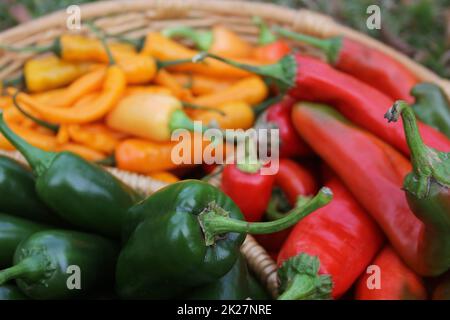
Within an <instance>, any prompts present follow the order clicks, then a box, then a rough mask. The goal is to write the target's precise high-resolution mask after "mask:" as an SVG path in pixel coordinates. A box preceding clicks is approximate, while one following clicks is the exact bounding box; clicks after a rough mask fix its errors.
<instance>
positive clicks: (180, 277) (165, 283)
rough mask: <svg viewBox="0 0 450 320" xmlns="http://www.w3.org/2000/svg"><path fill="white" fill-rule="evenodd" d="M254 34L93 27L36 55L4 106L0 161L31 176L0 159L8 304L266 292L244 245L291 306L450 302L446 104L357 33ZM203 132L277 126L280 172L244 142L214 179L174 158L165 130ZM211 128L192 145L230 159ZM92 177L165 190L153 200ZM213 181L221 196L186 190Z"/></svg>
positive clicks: (0, 237)
mask: <svg viewBox="0 0 450 320" xmlns="http://www.w3.org/2000/svg"><path fill="white" fill-rule="evenodd" d="M254 23H255V25H256V26H258V28H259V30H260V36H259V39H258V42H259V43H258V44H257V45H254V44H251V43H250V42H248V41H246V40H244V39H243V38H241V37H240V36H239V35H238V34H236V33H235V32H233V31H232V30H231V29H229V28H227V27H224V26H220V25H217V26H214V27H213V28H211V30H202V31H198V30H195V29H192V28H188V27H184V26H176V27H172V28H168V29H164V30H161V32H150V33H149V34H147V35H146V37H144V38H142V39H137V40H136V39H125V38H123V37H113V36H110V35H105V34H103V33H101V32H99V31H98V30H97V29H96V28H95V27H94V26H91V28H92V30H93V31H94V33H95V34H96V37H93V38H90V37H84V36H78V35H76V36H75V35H62V36H61V37H60V38H58V39H57V40H56V41H55V42H54V43H53V44H51V45H49V46H45V47H33V48H26V50H27V51H30V50H31V51H33V50H34V51H36V52H40V53H42V52H45V53H46V55H45V56H44V57H38V58H33V59H31V60H29V61H27V62H26V64H25V66H24V70H23V76H22V77H21V78H20V79H8V80H7V81H4V83H3V87H4V95H3V96H1V97H0V112H1V113H0V133H1V135H0V148H2V149H6V150H13V149H16V150H18V151H19V152H20V153H21V154H22V155H23V156H24V157H25V159H26V160H27V162H28V164H29V167H30V168H31V171H29V170H28V169H26V168H25V167H23V166H21V165H20V164H18V163H17V162H15V161H13V160H11V159H8V158H5V157H0V192H1V195H2V197H1V198H0V212H2V213H0V247H1V248H2V250H0V251H1V252H0V267H1V268H2V269H3V270H1V271H0V299H24V298H32V299H66V298H80V297H87V298H95V297H99V296H100V295H101V294H104V293H105V292H106V293H107V295H111V297H118V298H122V299H246V298H252V299H263V298H269V297H268V296H267V293H266V292H265V291H264V289H261V288H260V287H259V286H258V283H257V281H255V279H254V277H253V275H252V274H251V272H250V271H249V270H248V268H247V264H246V261H245V259H244V258H243V257H242V256H241V254H240V252H239V249H240V246H241V244H242V243H243V241H244V238H245V235H246V234H253V235H254V236H255V238H256V239H257V241H258V242H259V243H260V244H261V245H262V246H263V247H264V248H265V249H266V250H267V251H268V252H269V253H270V255H271V256H272V257H273V258H274V260H276V262H277V265H278V267H279V269H278V277H279V283H280V287H279V297H278V299H280V300H306V299H339V298H345V299H349V298H350V299H352V298H353V299H389V300H402V299H428V298H433V299H450V296H449V289H448V288H449V275H450V271H449V270H450V155H449V151H450V106H449V104H448V101H447V98H446V97H445V94H444V93H443V91H442V90H441V89H440V88H439V87H438V86H436V85H434V84H431V83H419V80H418V79H417V78H416V77H415V76H414V74H412V73H411V72H410V71H409V70H408V69H407V68H406V67H404V66H403V65H401V64H400V63H398V62H397V61H395V60H393V59H392V58H390V57H389V56H387V55H385V54H384V53H382V52H379V51H377V50H375V49H373V48H369V47H365V46H364V45H362V44H360V43H358V42H354V41H353V40H351V39H347V38H344V37H337V38H332V39H316V38H313V37H310V36H307V35H302V34H298V33H294V32H291V31H289V30H286V29H283V28H280V27H276V26H274V27H273V28H270V27H269V26H267V25H266V24H265V23H264V22H263V21H262V20H261V19H259V18H254ZM284 38H287V39H289V41H287V40H285V39H284ZM177 40H182V41H183V42H179V41H177ZM292 41H300V42H302V43H306V44H307V45H312V46H314V47H316V48H318V49H320V50H322V51H323V53H324V56H325V57H326V59H325V61H324V60H323V59H320V57H312V56H309V55H305V54H302V53H298V52H293V50H292V48H291V46H290V44H291V43H292ZM1 48H3V49H4V50H14V51H20V50H23V48H22V49H18V48H14V47H8V46H1ZM51 52H52V53H51ZM194 121H201V122H202V124H203V125H204V126H205V128H216V129H220V130H223V132H225V130H226V129H243V130H245V129H249V128H252V127H255V128H257V129H258V128H263V129H278V130H279V137H280V141H279V146H280V150H279V156H280V157H279V159H275V160H273V159H272V161H277V164H278V167H279V170H278V171H277V173H276V174H274V175H270V174H269V175H267V174H264V173H263V169H264V168H265V166H267V165H269V163H267V162H264V161H263V159H261V158H258V157H257V152H252V151H255V150H251V147H252V144H251V143H246V144H245V147H246V153H245V156H244V158H243V159H240V160H242V161H238V162H236V163H231V164H225V165H221V166H220V168H219V166H216V165H210V164H206V163H204V165H202V166H195V165H192V164H182V165H179V164H175V163H174V162H173V159H172V151H173V149H174V148H175V147H176V144H177V142H174V141H171V135H172V133H173V132H174V131H175V130H176V129H187V130H190V131H196V128H195V126H194ZM391 122H392V123H391ZM201 134H202V133H201V132H194V134H193V135H192V137H193V138H192V139H197V138H199V137H200V140H201V145H202V146H201V148H200V149H201V151H202V150H204V149H205V148H208V147H209V148H211V146H212V147H213V148H217V149H216V150H218V148H221V149H222V150H220V151H224V152H223V154H224V157H226V156H227V152H228V150H230V149H229V148H234V145H230V144H228V143H226V142H225V141H210V140H207V139H205V137H203V136H202V135H201ZM191 142H192V141H186V142H185V143H187V144H188V145H189V146H191V145H193V144H194V143H191ZM247 142H248V141H247ZM189 149H190V147H189ZM196 152H199V151H198V150H194V149H192V153H191V156H192V158H193V159H194V158H195V159H198V157H200V159H201V157H202V155H199V154H196ZM278 160H279V161H278ZM95 162H97V163H95ZM99 164H108V165H114V166H117V167H118V168H120V169H124V170H128V171H134V172H137V173H140V174H145V175H149V176H151V177H153V178H155V179H160V180H163V181H166V182H168V183H169V185H168V186H167V187H165V188H163V189H161V190H160V191H158V192H156V193H154V194H153V195H151V196H149V197H147V198H145V197H144V196H143V195H141V194H138V193H137V192H135V191H134V190H132V189H131V188H130V187H129V186H127V185H125V184H124V183H122V182H120V181H119V180H117V179H116V178H114V177H113V176H111V175H110V174H109V173H108V172H107V171H105V170H104V169H103V168H101V167H100V166H99ZM218 172H220V173H221V183H220V186H219V188H217V187H214V186H212V185H210V184H208V183H207V182H206V181H202V180H196V179H192V178H201V177H202V176H205V175H206V174H208V175H207V176H205V179H203V180H206V179H207V178H209V177H210V176H211V175H215V174H217V173H218ZM180 178H181V179H184V180H183V181H179V180H180ZM73 266H76V268H79V269H80V270H81V271H82V277H81V280H80V281H81V283H79V285H80V287H81V288H82V289H81V290H70V289H69V288H68V286H67V284H68V268H72V267H73ZM76 268H75V269H74V270H75V271H73V270H72V269H71V270H72V271H73V272H75V273H76ZM69 273H70V272H69ZM14 281H15V282H14ZM73 285H74V286H75V287H76V286H77V281H76V280H74V282H73Z"/></svg>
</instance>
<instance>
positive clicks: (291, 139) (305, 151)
mask: <svg viewBox="0 0 450 320" xmlns="http://www.w3.org/2000/svg"><path fill="white" fill-rule="evenodd" d="M294 103H295V100H294V99H292V98H290V97H284V98H283V100H281V101H280V102H277V103H275V104H274V105H272V106H270V107H269V108H268V109H267V110H266V111H264V112H263V113H262V114H261V116H260V117H259V118H258V122H257V127H261V128H274V129H278V130H279V138H280V140H279V141H280V157H281V158H292V157H301V156H308V155H311V154H312V151H311V148H309V147H308V145H306V143H305V142H304V141H303V140H302V139H300V137H299V135H298V133H297V131H295V128H294V126H293V125H292V121H291V112H292V106H293V105H294Z"/></svg>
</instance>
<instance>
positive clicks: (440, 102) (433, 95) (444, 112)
mask: <svg viewBox="0 0 450 320" xmlns="http://www.w3.org/2000/svg"><path fill="white" fill-rule="evenodd" d="M411 95H413V96H414V97H415V98H416V102H415V103H414V104H413V105H412V108H413V109H414V112H415V114H416V115H417V117H418V118H419V119H420V120H422V121H423V122H425V123H426V124H428V125H430V126H432V127H434V128H436V129H437V130H439V131H441V132H442V133H444V134H445V135H446V136H447V137H449V138H450V105H449V103H448V100H447V97H446V95H445V93H444V91H442V89H441V88H440V87H439V86H437V85H435V84H433V83H426V82H424V83H419V84H418V85H416V86H414V87H413V88H412V90H411Z"/></svg>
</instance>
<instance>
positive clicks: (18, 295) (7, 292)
mask: <svg viewBox="0 0 450 320" xmlns="http://www.w3.org/2000/svg"><path fill="white" fill-rule="evenodd" d="M27 299H28V298H27V297H26V296H25V295H24V294H23V293H22V291H20V290H19V288H17V287H16V286H13V285H3V286H0V301H1V300H27Z"/></svg>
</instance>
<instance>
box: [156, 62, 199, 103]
mask: <svg viewBox="0 0 450 320" xmlns="http://www.w3.org/2000/svg"><path fill="white" fill-rule="evenodd" d="M155 83H156V84H159V85H160V86H164V87H166V88H168V89H169V90H170V91H171V92H172V94H173V95H174V96H175V97H177V98H179V99H181V100H185V101H190V100H191V99H192V95H191V92H190V91H189V90H188V89H186V88H183V86H182V85H180V84H179V83H178V81H177V80H176V79H175V78H174V77H173V76H172V75H171V74H170V73H169V72H167V71H166V70H164V69H162V70H159V72H158V74H157V75H156V78H155Z"/></svg>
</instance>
